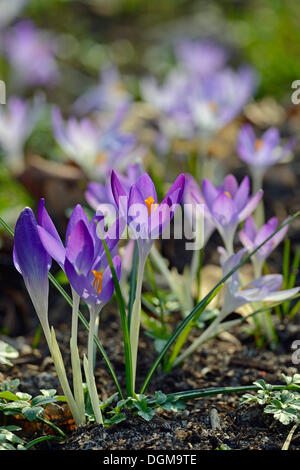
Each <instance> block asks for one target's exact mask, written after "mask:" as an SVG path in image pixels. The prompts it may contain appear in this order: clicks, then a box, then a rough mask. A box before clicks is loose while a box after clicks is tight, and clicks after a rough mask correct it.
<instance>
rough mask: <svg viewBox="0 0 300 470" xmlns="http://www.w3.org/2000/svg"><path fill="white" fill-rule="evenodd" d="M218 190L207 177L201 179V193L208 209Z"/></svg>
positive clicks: (210, 207)
mask: <svg viewBox="0 0 300 470" xmlns="http://www.w3.org/2000/svg"><path fill="white" fill-rule="evenodd" d="M219 193H220V191H219V190H218V189H216V188H215V187H214V185H213V184H212V183H211V182H210V181H209V180H207V179H205V178H204V179H203V182H202V194H203V197H204V199H205V202H206V204H207V207H208V209H209V210H210V211H211V209H212V205H213V203H214V201H215V200H216V198H217V197H218V195H219Z"/></svg>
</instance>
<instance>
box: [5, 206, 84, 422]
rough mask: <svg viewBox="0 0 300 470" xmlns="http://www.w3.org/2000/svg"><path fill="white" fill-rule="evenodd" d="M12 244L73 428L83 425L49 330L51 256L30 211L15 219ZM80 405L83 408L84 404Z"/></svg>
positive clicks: (53, 337)
mask: <svg viewBox="0 0 300 470" xmlns="http://www.w3.org/2000/svg"><path fill="white" fill-rule="evenodd" d="M47 222H48V221H47ZM51 229H52V227H51ZM14 241H15V243H14V251H13V258H14V265H15V267H16V269H17V270H18V271H19V272H20V273H21V274H22V276H23V278H24V282H25V285H26V288H27V290H28V293H29V295H30V297H31V300H32V303H33V305H34V308H35V310H36V313H37V315H38V318H39V320H40V323H41V325H42V328H43V331H44V334H45V338H46V341H47V343H48V346H49V350H50V352H51V355H52V358H53V361H54V364H55V368H56V371H57V375H58V378H59V381H60V383H61V386H62V389H63V392H64V395H65V396H66V399H67V402H68V405H69V407H70V409H71V412H72V415H73V417H74V420H75V422H76V424H77V425H80V424H83V423H85V414H84V407H80V403H79V402H77V401H76V399H75V400H74V397H73V394H72V392H71V389H70V386H69V383H68V379H67V376H66V372H65V368H64V365H63V362H62V357H61V353H60V350H59V347H58V344H57V341H56V338H55V332H54V330H53V328H52V329H51V330H50V327H49V322H48V294H49V280H48V272H49V270H50V267H51V256H50V255H49V254H48V252H47V250H46V249H45V248H44V246H43V244H42V242H41V240H40V237H39V233H38V226H37V221H36V218H35V216H34V214H33V212H32V210H31V209H30V208H25V209H24V210H23V211H22V212H21V214H20V216H19V218H18V220H17V223H16V228H15V237H14ZM73 372H74V370H73ZM79 373H80V368H79ZM77 374H78V371H77ZM81 393H82V385H81ZM82 404H83V405H84V402H83V403H82Z"/></svg>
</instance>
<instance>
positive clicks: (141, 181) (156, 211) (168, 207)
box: [111, 171, 185, 382]
mask: <svg viewBox="0 0 300 470" xmlns="http://www.w3.org/2000/svg"><path fill="white" fill-rule="evenodd" d="M184 182H185V177H184V175H183V174H181V175H179V176H178V178H177V179H176V181H175V182H174V184H173V185H172V186H171V188H170V189H169V191H168V193H167V194H166V196H165V198H164V199H163V201H162V202H161V203H160V204H159V203H158V202H157V194H156V190H155V186H154V184H153V181H152V179H151V178H150V176H149V175H148V174H147V173H144V174H143V175H141V176H140V177H139V178H138V180H137V181H136V183H135V184H134V185H133V186H131V188H130V192H129V196H127V193H126V190H125V188H124V187H123V186H122V184H121V182H120V181H119V179H118V177H117V175H116V173H115V172H114V171H113V172H112V178H111V183H112V192H113V195H114V198H115V202H116V205H117V207H118V209H119V214H120V218H121V220H124V219H126V220H128V223H129V231H131V236H132V237H133V238H135V239H136V242H137V246H138V253H139V262H138V273H137V285H136V294H135V301H134V304H133V307H132V315H131V324H130V325H131V326H130V343H131V351H132V370H133V382H135V374H136V363H137V350H138V338H139V330H140V316H141V292H142V283H143V275H144V268H145V263H146V259H147V257H148V254H149V252H150V250H151V247H152V245H153V243H154V240H155V239H157V238H158V237H159V235H160V234H161V233H162V231H163V230H164V229H165V227H166V226H167V224H169V222H170V220H171V219H172V217H173V215H174V213H175V211H176V209H177V208H178V206H179V204H180V201H181V198H182V195H183V191H184Z"/></svg>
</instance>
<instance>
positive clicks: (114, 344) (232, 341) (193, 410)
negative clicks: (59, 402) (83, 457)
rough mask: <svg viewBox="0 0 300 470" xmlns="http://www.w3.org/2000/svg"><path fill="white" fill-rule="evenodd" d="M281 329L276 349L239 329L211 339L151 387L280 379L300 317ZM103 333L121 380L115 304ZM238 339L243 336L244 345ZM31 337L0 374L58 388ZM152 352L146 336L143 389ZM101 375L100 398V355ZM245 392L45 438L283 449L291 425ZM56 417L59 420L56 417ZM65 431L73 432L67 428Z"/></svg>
mask: <svg viewBox="0 0 300 470" xmlns="http://www.w3.org/2000/svg"><path fill="white" fill-rule="evenodd" d="M59 303H60V302H59ZM61 307H62V306H61ZM64 310H65V308H64ZM61 313H62V312H61V311H60V310H59V308H58V309H57V310H56V315H55V317H56V321H58V323H59V325H57V337H58V341H59V343H60V345H61V346H62V349H63V356H64V358H65V360H66V361H67V362H68V359H69V357H68V356H69V349H68V339H67V338H68V329H67V328H68V326H67V325H66V324H65V323H61V322H59V320H58V319H59V318H63V317H62V316H61ZM58 326H59V329H58ZM278 329H279V336H280V346H278V348H277V350H276V351H274V352H272V351H270V350H262V349H261V350H258V349H257V348H256V347H255V346H254V344H253V338H251V337H249V336H245V334H244V333H243V332H242V331H238V330H237V331H235V332H234V334H235V336H236V338H234V337H233V336H229V337H226V338H222V339H220V338H219V339H215V340H212V341H210V342H209V343H207V344H206V345H204V347H202V349H201V350H200V351H198V352H197V353H195V354H194V355H193V356H192V357H190V358H188V359H187V360H186V362H185V363H184V364H183V366H182V367H181V368H177V369H175V370H173V371H172V372H171V373H169V374H168V375H165V374H164V373H163V372H162V371H159V372H158V373H157V374H156V375H155V376H154V378H153V382H152V383H151V384H150V386H149V390H148V393H149V394H153V393H154V392H155V391H156V390H162V391H163V392H165V393H172V392H178V391H183V390H188V389H195V388H209V387H215V386H222V387H224V386H238V385H249V384H252V382H253V381H254V380H257V379H259V378H263V379H264V380H265V381H266V382H269V383H273V384H275V383H282V378H281V373H285V374H287V375H291V374H293V373H296V372H298V370H297V368H296V367H295V366H294V365H293V364H292V362H291V356H292V349H291V344H292V342H293V341H294V340H295V339H297V338H298V339H299V338H300V323H299V319H295V320H294V321H293V323H288V324H287V325H278ZM100 337H101V339H102V341H103V345H104V347H105V349H106V351H107V353H108V354H109V357H110V358H111V360H112V363H113V365H114V367H115V369H116V371H117V375H118V378H119V380H120V381H121V384H122V385H123V386H124V376H125V374H124V361H123V350H122V339H121V329H120V322H119V319H118V318H117V316H116V313H114V312H113V311H111V310H106V312H105V314H104V316H103V318H102V327H101V332H100ZM86 339H87V338H86V332H85V331H83V330H82V329H80V343H81V345H82V347H83V348H85V345H86ZM240 340H242V341H243V346H242V343H241V342H240ZM28 341H29V342H30V339H28V338H27V339H26V340H25V339H24V338H22V337H21V338H20V337H19V338H18V339H17V340H15V343H16V342H17V345H18V348H19V349H20V348H21V354H20V357H19V359H17V360H16V361H15V366H14V367H13V368H8V367H4V366H1V367H0V380H1V379H4V378H7V376H8V375H9V376H10V377H11V378H19V379H20V381H21V384H20V390H22V391H24V392H28V393H31V394H33V395H34V394H38V393H39V390H40V389H41V388H56V389H57V390H59V384H58V381H57V377H56V374H55V370H54V367H53V365H52V362H51V359H50V357H49V356H48V355H47V349H46V347H45V345H44V343H43V341H41V344H40V346H39V349H38V350H35V351H33V350H32V348H31V347H30V346H29V344H28ZM247 343H248V344H247ZM154 357H155V352H154V350H153V345H152V342H151V340H150V339H149V338H148V337H147V336H146V335H144V334H142V336H141V342H140V350H139V371H138V387H139V386H140V385H141V384H142V380H143V378H144V376H145V372H146V371H147V370H149V368H150V366H151V361H153V359H154ZM1 372H2V374H1ZM96 380H97V384H98V390H99V394H100V396H101V398H102V399H103V400H105V399H106V398H107V397H108V396H109V395H111V394H112V393H114V392H115V389H114V385H113V383H112V381H111V379H110V376H109V375H108V373H107V371H106V369H105V365H104V363H103V361H102V359H101V358H98V362H97V367H96ZM138 387H137V389H138ZM240 397H241V394H234V395H224V396H220V395H219V396H217V397H215V398H211V399H208V398H206V399H205V398H204V399H198V400H194V401H190V402H188V406H187V408H186V410H184V411H183V412H180V413H177V414H176V413H169V412H168V413H167V412H165V411H164V410H158V412H157V416H156V417H155V418H154V419H152V421H150V422H146V421H144V420H143V419H141V418H139V417H133V416H130V417H128V419H127V420H126V421H125V422H122V423H120V424H118V425H114V426H111V427H110V428H107V427H106V428H102V427H100V426H97V425H89V426H84V427H81V428H78V429H77V430H75V431H74V432H72V431H70V430H69V434H70V435H69V438H68V439H67V440H66V441H65V442H63V443H59V444H57V443H54V444H52V443H51V444H49V443H47V446H48V447H47V448H49V446H50V448H51V449H55V450H95V449H98V450H116V449H118V450H123V449H135V450H137V449H157V450H164V449H165V450H168V449H169V450H175V449H181V450H182V449H184V450H197V449H201V450H204V449H207V450H214V449H217V448H220V446H222V445H227V446H229V447H230V448H231V449H254V450H279V449H281V447H282V445H283V443H284V441H285V439H286V437H287V435H288V432H289V427H285V426H283V425H281V424H280V423H278V422H275V421H274V420H273V419H272V418H271V417H270V416H269V415H264V414H263V413H262V409H261V408H260V407H259V406H257V405H252V404H251V405H249V404H247V405H243V406H240V405H239V400H240ZM212 414H214V415H217V424H218V423H219V426H217V427H216V428H215V429H214V426H213V422H212V418H211V416H212ZM214 421H215V420H214ZM57 423H58V424H61V423H60V421H59V420H58V421H57ZM64 429H66V430H67V431H68V429H67V428H66V427H64ZM40 432H41V431H40V430H39V433H40ZM34 433H36V431H34V430H32V429H29V430H28V431H27V437H28V438H32V437H33V436H34ZM51 442H52V441H51ZM53 442H54V441H53ZM44 445H45V444H44ZM290 449H292V450H293V449H294V450H296V449H298V450H299V449H300V433H297V431H296V433H295V434H294V438H293V440H292V442H291V444H290Z"/></svg>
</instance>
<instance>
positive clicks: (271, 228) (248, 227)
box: [239, 215, 289, 277]
mask: <svg viewBox="0 0 300 470" xmlns="http://www.w3.org/2000/svg"><path fill="white" fill-rule="evenodd" d="M277 226H278V220H277V217H272V218H271V219H269V220H268V222H267V223H266V224H265V225H263V226H262V227H261V228H260V229H259V230H258V228H257V225H256V223H255V220H254V217H253V216H251V215H250V216H249V217H247V219H246V221H245V225H244V228H243V230H241V231H240V233H239V236H240V240H241V242H242V244H243V245H244V247H245V248H246V249H247V250H248V251H249V252H251V251H253V250H254V249H255V248H257V247H258V246H259V245H260V244H261V243H262V242H263V241H264V240H266V238H268V237H269V236H270V235H271V234H272V233H274V232H275V230H276V229H277ZM288 228H289V227H288V225H287V226H285V227H283V229H282V230H280V231H279V232H278V233H276V235H274V236H273V237H272V238H271V239H270V240H269V241H268V242H267V243H265V244H264V245H263V246H262V247H261V248H260V249H259V250H258V251H257V252H256V253H255V254H254V255H253V256H252V258H251V260H252V263H253V266H254V270H255V277H259V276H260V275H261V271H262V267H263V264H264V262H265V260H266V258H267V257H268V256H269V254H270V253H271V252H272V251H273V250H274V249H275V248H276V247H277V245H279V243H280V242H281V241H282V240H283V239H284V237H285V236H286V233H287V231H288Z"/></svg>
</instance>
